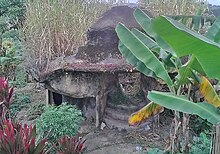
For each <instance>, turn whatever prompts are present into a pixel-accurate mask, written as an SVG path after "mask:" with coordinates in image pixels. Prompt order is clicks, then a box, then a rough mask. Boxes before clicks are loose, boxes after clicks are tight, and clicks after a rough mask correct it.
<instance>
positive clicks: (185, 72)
mask: <svg viewBox="0 0 220 154" xmlns="http://www.w3.org/2000/svg"><path fill="white" fill-rule="evenodd" d="M189 58H190V60H189V61H188V62H187V63H186V64H184V65H183V66H181V67H180V68H179V74H178V75H177V85H178V86H179V85H183V84H187V83H189V82H190V81H189V78H193V79H194V76H193V75H192V70H196V71H197V72H200V73H201V74H202V75H205V72H204V70H203V68H202V66H201V65H200V63H199V62H198V60H197V59H196V57H195V56H191V57H189Z"/></svg>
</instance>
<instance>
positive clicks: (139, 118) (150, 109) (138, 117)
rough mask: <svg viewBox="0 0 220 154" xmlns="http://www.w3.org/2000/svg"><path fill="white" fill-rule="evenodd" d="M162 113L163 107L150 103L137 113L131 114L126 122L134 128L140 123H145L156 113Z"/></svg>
mask: <svg viewBox="0 0 220 154" xmlns="http://www.w3.org/2000/svg"><path fill="white" fill-rule="evenodd" d="M161 112H163V107H162V106H160V105H157V104H155V103H153V102H150V103H149V104H147V105H146V106H144V107H143V108H141V109H140V110H138V111H137V112H135V113H133V114H132V115H131V116H130V117H129V120H128V123H129V125H131V126H136V125H139V124H141V123H142V122H145V121H147V120H148V119H149V118H150V117H151V116H155V115H156V114H158V113H161Z"/></svg>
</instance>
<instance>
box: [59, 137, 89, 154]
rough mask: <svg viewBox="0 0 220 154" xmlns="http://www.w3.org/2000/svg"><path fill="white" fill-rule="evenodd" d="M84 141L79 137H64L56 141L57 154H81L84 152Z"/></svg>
mask: <svg viewBox="0 0 220 154" xmlns="http://www.w3.org/2000/svg"><path fill="white" fill-rule="evenodd" d="M85 141H86V140H83V139H82V138H80V137H79V136H76V137H69V136H67V135H65V136H63V137H60V138H59V139H58V140H57V146H56V151H57V154H81V153H82V152H83V151H84V150H85V145H84V143H85Z"/></svg>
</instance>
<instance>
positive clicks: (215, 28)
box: [205, 16, 220, 43]
mask: <svg viewBox="0 0 220 154" xmlns="http://www.w3.org/2000/svg"><path fill="white" fill-rule="evenodd" d="M205 36H206V37H207V38H209V39H211V40H213V41H215V42H216V43H220V16H219V17H218V18H217V19H216V20H215V22H214V23H213V24H212V26H211V27H210V28H209V29H208V32H207V33H206V34H205Z"/></svg>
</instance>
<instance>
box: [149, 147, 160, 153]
mask: <svg viewBox="0 0 220 154" xmlns="http://www.w3.org/2000/svg"><path fill="white" fill-rule="evenodd" d="M147 154H163V151H161V150H160V149H158V148H152V149H151V150H150V151H148V152H147Z"/></svg>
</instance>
